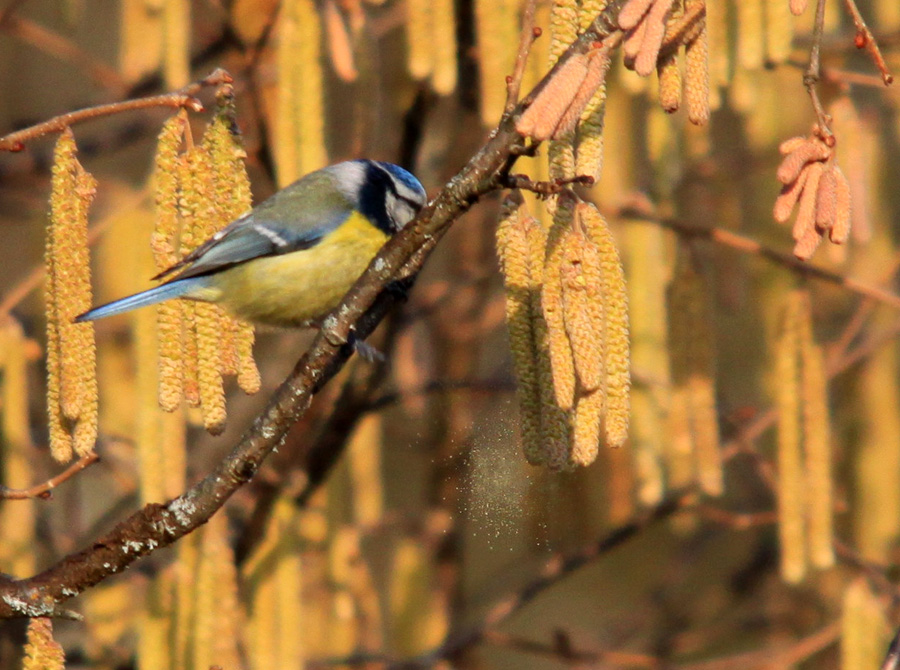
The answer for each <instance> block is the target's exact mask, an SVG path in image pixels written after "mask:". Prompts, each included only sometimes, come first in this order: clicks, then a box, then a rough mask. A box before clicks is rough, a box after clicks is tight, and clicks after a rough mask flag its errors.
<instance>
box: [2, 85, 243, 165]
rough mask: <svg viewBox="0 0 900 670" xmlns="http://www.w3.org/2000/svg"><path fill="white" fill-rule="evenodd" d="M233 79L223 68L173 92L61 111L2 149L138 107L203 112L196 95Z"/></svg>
mask: <svg viewBox="0 0 900 670" xmlns="http://www.w3.org/2000/svg"><path fill="white" fill-rule="evenodd" d="M230 82H231V75H229V74H228V73H227V72H226V71H225V70H222V69H221V68H220V69H217V70H215V71H214V72H213V73H212V74H210V75H209V76H208V77H206V78H205V79H201V80H200V81H197V82H194V83H193V84H189V85H187V86H185V87H184V88H182V89H181V90H179V91H175V92H173V93H165V94H163V95H153V96H150V97H147V98H136V99H134V100H124V101H121V102H112V103H109V104H107V105H97V106H95V107H87V108H86V109H79V110H76V111H74V112H68V113H66V114H60V115H59V116H55V117H53V118H52V119H49V120H47V121H44V122H43V123H39V124H37V125H34V126H30V127H28V128H23V129H22V130H17V131H16V132H14V133H10V134H9V135H6V136H4V137H0V151H21V150H22V149H24V148H25V142H28V141H30V140H34V139H37V138H39V137H43V136H44V135H46V134H48V133H54V132H57V133H58V132H61V131H63V130H65V129H66V128H68V127H69V126H72V125H74V124H76V123H81V122H82V121H88V120H90V119H97V118H101V117H104V116H111V115H113V114H121V113H122V112H130V111H134V110H137V109H150V108H153V107H173V108H176V109H180V108H186V109H189V110H191V111H194V112H202V111H203V105H202V104H200V101H199V100H197V99H196V98H195V97H194V95H196V94H197V93H198V92H200V90H201V89H203V88H206V87H208V86H219V85H220V84H225V83H230Z"/></svg>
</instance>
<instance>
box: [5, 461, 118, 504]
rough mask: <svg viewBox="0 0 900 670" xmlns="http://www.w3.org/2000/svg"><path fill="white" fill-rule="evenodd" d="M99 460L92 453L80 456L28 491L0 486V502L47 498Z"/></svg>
mask: <svg viewBox="0 0 900 670" xmlns="http://www.w3.org/2000/svg"><path fill="white" fill-rule="evenodd" d="M99 460H100V456H98V455H97V454H95V453H93V452H92V453H90V454H87V455H85V456H82V457H81V458H79V459H78V460H77V461H75V462H74V463H72V465H70V466H69V467H68V468H66V469H65V470H63V471H62V472H60V473H59V474H58V475H56V476H55V477H52V478H50V479H48V480H47V481H45V482H44V483H43V484H38V485H37V486H32V487H31V488H28V489H10V488H7V487H5V486H0V500H28V499H30V498H49V497H50V496H51V495H52V491H53V489H55V488H56V487H57V486H59V485H60V484H62V483H63V482H64V481H66V480H67V479H70V478H71V477H74V476H75V475H77V474H78V473H79V472H81V471H82V470H84V469H85V468H88V467H90V466H92V465H93V464H94V463H96V462H97V461H99Z"/></svg>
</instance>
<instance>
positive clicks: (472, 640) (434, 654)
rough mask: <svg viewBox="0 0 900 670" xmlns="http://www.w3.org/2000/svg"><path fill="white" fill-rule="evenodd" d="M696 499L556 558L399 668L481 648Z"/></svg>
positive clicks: (680, 497)
mask: <svg viewBox="0 0 900 670" xmlns="http://www.w3.org/2000/svg"><path fill="white" fill-rule="evenodd" d="M695 499H696V494H695V493H694V491H692V490H690V489H687V490H681V491H676V492H674V493H673V494H672V495H671V497H669V498H667V499H666V500H663V501H662V502H661V503H659V504H658V505H656V506H655V507H652V508H650V509H648V510H645V511H643V512H641V513H640V514H638V515H637V516H636V517H635V518H634V520H633V521H631V522H629V523H627V524H625V525H623V526H619V527H618V528H616V529H615V530H613V531H612V532H611V533H609V534H608V535H606V536H605V537H603V538H601V539H600V540H598V541H596V542H593V543H591V544H590V545H588V546H586V547H583V548H582V549H580V550H578V551H576V552H572V553H567V554H562V553H560V554H556V555H555V556H553V557H551V558H550V559H549V560H547V561H546V563H545V564H544V567H543V569H541V570H540V571H539V576H538V577H536V578H534V579H533V580H532V581H531V582H529V583H528V584H526V585H525V586H523V587H522V588H520V589H519V590H518V591H516V592H515V593H512V594H510V595H508V596H506V597H505V598H501V599H500V600H498V601H497V602H496V603H495V604H494V605H493V607H491V608H490V609H489V610H488V611H487V614H485V615H484V616H483V617H482V618H481V620H480V621H479V622H477V623H475V624H473V625H472V626H470V627H469V628H468V629H466V630H462V631H457V632H451V633H449V634H448V635H447V637H446V638H445V639H444V641H443V642H442V643H441V644H440V645H439V646H438V647H437V648H436V649H434V650H432V651H431V652H429V653H427V654H425V655H423V656H421V657H419V658H417V659H412V660H406V661H403V662H402V663H398V664H397V666H398V667H402V668H415V667H429V666H431V665H433V664H434V663H435V662H436V661H438V660H442V659H450V658H452V657H453V656H455V655H456V654H458V653H459V652H460V651H462V650H463V649H466V648H468V647H471V646H472V645H475V644H478V643H479V642H481V641H483V640H484V639H485V638H486V636H487V635H488V633H489V631H491V630H493V629H495V628H497V627H498V626H500V625H501V624H503V623H504V622H506V621H508V620H509V618H510V617H512V615H513V614H515V613H516V612H519V611H521V610H522V608H523V607H525V606H526V605H527V604H528V603H530V602H531V601H532V600H534V599H535V598H536V597H537V596H538V595H540V594H541V593H543V592H544V591H546V590H547V589H548V588H550V587H551V586H554V585H556V584H558V583H559V582H560V580H561V579H563V578H564V577H566V576H568V575H570V574H572V573H573V572H574V571H576V570H578V569H579V568H581V567H583V566H585V565H587V564H588V563H590V562H591V561H593V560H595V559H596V558H597V557H599V556H602V555H604V554H607V553H609V552H610V551H612V550H613V549H616V548H618V547H620V546H622V545H623V544H625V543H626V542H628V541H629V540H631V539H633V538H635V537H637V535H638V534H639V533H641V532H642V531H644V530H646V529H647V528H649V527H650V526H653V525H655V524H656V523H658V522H660V521H663V520H665V519H668V518H670V517H671V516H672V515H674V514H676V513H677V512H680V511H682V510H684V509H686V508H687V507H689V506H690V505H692V504H693V503H694V501H695Z"/></svg>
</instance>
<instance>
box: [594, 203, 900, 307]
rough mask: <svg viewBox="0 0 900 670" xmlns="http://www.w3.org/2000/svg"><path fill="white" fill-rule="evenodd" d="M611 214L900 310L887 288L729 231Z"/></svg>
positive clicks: (626, 211)
mask: <svg viewBox="0 0 900 670" xmlns="http://www.w3.org/2000/svg"><path fill="white" fill-rule="evenodd" d="M609 214H610V215H611V216H615V217H619V218H621V219H623V220H632V221H645V222H650V223H656V224H658V225H660V226H662V227H663V228H668V229H669V230H672V231H674V232H676V233H678V234H679V235H682V236H684V237H695V238H699V239H704V240H710V241H711V242H715V243H716V244H719V245H721V246H725V247H729V248H731V249H734V250H736V251H740V252H741V253H745V254H750V255H753V256H759V257H761V258H764V259H766V260H768V261H771V262H773V263H777V264H778V265H782V266H784V267H786V268H788V269H789V270H792V271H794V272H796V273H797V274H800V275H803V276H806V277H809V278H811V279H818V280H820V281H825V282H828V283H830V284H837V285H838V286H840V287H842V288H844V289H846V290H848V291H850V292H852V293H856V294H858V295H861V296H864V297H866V298H871V299H872V300H875V301H876V302H880V303H882V304H884V305H888V306H890V307H892V308H894V309H900V296H898V295H897V294H895V293H891V292H890V291H888V290H887V289H884V288H882V287H880V286H872V285H870V284H867V283H865V282H863V281H860V280H859V279H855V278H853V277H847V276H844V275H842V274H840V273H839V272H832V271H831V270H826V269H825V268H821V267H818V266H816V265H811V264H810V263H808V262H807V261H801V260H800V259H798V258H796V257H795V256H794V255H793V254H789V253H784V252H781V251H777V250H775V249H772V248H771V247H767V246H765V245H764V244H761V243H760V242H757V241H756V240H754V239H752V238H750V237H744V236H743V235H738V234H737V233H732V232H731V231H730V230H725V229H724V228H715V227H701V226H695V225H691V224H689V223H685V222H684V221H680V220H678V219H674V218H665V217H657V216H652V215H648V213H647V212H645V211H643V210H637V209H633V208H628V207H625V208H621V209H619V210H617V211H614V212H609Z"/></svg>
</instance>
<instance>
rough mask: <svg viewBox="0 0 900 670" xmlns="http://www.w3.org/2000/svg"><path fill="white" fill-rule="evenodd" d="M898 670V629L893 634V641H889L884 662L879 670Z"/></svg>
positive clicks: (899, 653) (899, 658)
mask: <svg viewBox="0 0 900 670" xmlns="http://www.w3.org/2000/svg"><path fill="white" fill-rule="evenodd" d="M898 668H900V629H897V632H896V633H894V639H892V640H891V645H890V646H889V647H888V650H887V654H885V657H884V662H883V663H882V664H881V670H897V669H898Z"/></svg>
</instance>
